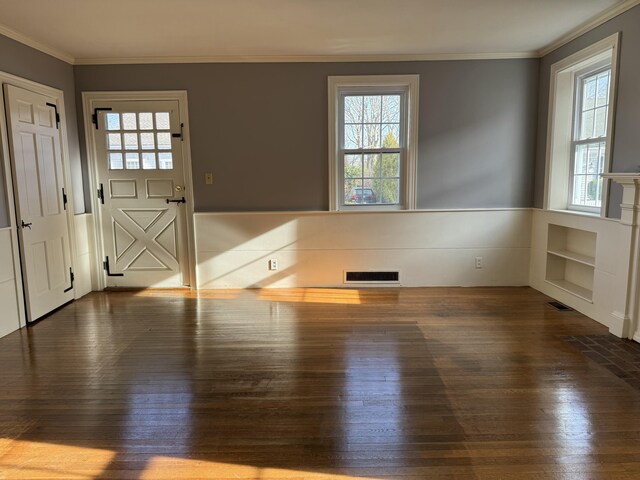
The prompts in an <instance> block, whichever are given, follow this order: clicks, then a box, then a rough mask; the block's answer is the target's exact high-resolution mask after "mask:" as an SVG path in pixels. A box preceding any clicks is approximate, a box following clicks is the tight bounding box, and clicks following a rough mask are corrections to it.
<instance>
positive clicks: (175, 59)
mask: <svg viewBox="0 0 640 480" xmlns="http://www.w3.org/2000/svg"><path fill="white" fill-rule="evenodd" d="M538 57H539V55H538V52H536V51H532V52H495V53H493V52H489V53H483V52H481V53H395V54H361V55H205V56H168V57H144V56H143V57H87V58H76V59H75V60H74V63H73V64H74V65H129V64H158V63H160V64H163V63H333V62H335V63H362V62H436V61H447V60H513V59H527V58H538Z"/></svg>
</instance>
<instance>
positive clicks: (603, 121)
mask: <svg viewBox="0 0 640 480" xmlns="http://www.w3.org/2000/svg"><path fill="white" fill-rule="evenodd" d="M607 110H608V108H607V107H600V108H596V111H595V114H596V115H595V117H596V118H595V127H596V129H595V132H594V135H593V136H594V137H595V138H598V137H604V136H605V135H606V134H607Z"/></svg>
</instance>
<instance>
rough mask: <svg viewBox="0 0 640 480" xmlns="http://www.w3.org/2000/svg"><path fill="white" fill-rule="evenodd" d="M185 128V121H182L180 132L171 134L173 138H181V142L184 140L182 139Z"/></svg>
mask: <svg viewBox="0 0 640 480" xmlns="http://www.w3.org/2000/svg"><path fill="white" fill-rule="evenodd" d="M183 129H184V123H181V124H180V133H172V134H171V136H172V137H173V138H179V139H180V141H181V142H182V141H184V132H183Z"/></svg>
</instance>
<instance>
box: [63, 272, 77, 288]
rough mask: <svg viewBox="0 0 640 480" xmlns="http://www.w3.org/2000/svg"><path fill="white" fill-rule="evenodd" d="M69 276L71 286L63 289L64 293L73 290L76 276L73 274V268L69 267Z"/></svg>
mask: <svg viewBox="0 0 640 480" xmlns="http://www.w3.org/2000/svg"><path fill="white" fill-rule="evenodd" d="M69 277H70V278H71V286H70V287H69V288H67V289H65V291H64V293H67V292H69V291H71V290H73V282H74V280H75V279H76V276H75V275H74V274H73V270H71V269H69Z"/></svg>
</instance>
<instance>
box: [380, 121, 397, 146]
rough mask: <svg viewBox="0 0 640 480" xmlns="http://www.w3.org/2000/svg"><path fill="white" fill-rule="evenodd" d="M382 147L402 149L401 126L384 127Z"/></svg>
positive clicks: (388, 125) (390, 125)
mask: <svg viewBox="0 0 640 480" xmlns="http://www.w3.org/2000/svg"><path fill="white" fill-rule="evenodd" d="M382 147H383V148H398V147H400V125H399V124H397V123H391V124H386V125H382Z"/></svg>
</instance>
